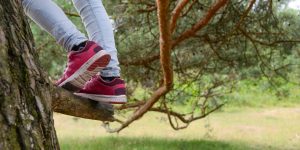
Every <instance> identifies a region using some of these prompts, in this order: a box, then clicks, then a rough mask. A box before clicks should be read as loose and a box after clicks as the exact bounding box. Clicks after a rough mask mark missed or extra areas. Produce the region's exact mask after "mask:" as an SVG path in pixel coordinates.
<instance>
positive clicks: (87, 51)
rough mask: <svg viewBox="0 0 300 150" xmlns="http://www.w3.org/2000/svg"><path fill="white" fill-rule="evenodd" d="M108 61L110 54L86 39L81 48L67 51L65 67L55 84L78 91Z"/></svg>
mask: <svg viewBox="0 0 300 150" xmlns="http://www.w3.org/2000/svg"><path fill="white" fill-rule="evenodd" d="M109 61H110V55H109V54H108V53H107V52H105V51H104V50H103V49H102V48H101V47H100V46H99V45H97V44H96V43H95V42H92V41H88V42H87V43H86V46H85V47H84V48H83V49H82V50H80V51H71V52H69V54H68V63H67V68H66V69H65V71H64V74H63V75H62V77H61V78H60V79H59V80H58V81H57V82H56V85H57V86H60V87H63V88H64V89H66V90H69V91H72V92H76V91H79V90H80V89H82V88H83V86H84V84H85V83H86V81H88V80H89V79H90V78H91V77H92V76H94V75H95V74H97V73H98V72H99V71H100V70H101V69H103V68H104V67H106V65H107V64H108V63H109Z"/></svg>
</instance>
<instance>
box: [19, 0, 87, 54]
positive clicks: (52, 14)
mask: <svg viewBox="0 0 300 150" xmlns="http://www.w3.org/2000/svg"><path fill="white" fill-rule="evenodd" d="M22 5H23V9H24V11H25V13H26V15H27V16H29V17H30V18H31V19H32V20H33V21H34V22H35V23H36V24H38V25H39V26H40V27H41V28H43V29H44V30H46V31H47V32H48V33H50V34H51V35H52V36H53V37H54V38H55V39H56V41H57V42H58V43H59V44H60V45H62V46H63V47H64V48H65V49H66V50H68V51H70V50H71V49H72V47H73V46H75V45H79V44H80V43H82V42H84V41H87V40H88V39H87V38H86V37H85V35H84V34H82V33H81V32H80V31H79V30H77V28H76V26H75V25H74V24H73V23H72V22H71V21H70V20H69V19H68V18H67V16H66V15H65V14H64V12H63V11H62V10H61V8H59V7H58V6H57V5H56V4H55V3H54V2H53V1H52V0H23V1H22Z"/></svg>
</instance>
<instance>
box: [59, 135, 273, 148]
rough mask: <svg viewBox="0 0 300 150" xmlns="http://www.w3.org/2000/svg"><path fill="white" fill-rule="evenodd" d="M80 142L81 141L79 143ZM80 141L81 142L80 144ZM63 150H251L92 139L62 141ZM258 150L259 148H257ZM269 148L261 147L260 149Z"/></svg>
mask: <svg viewBox="0 0 300 150" xmlns="http://www.w3.org/2000/svg"><path fill="white" fill-rule="evenodd" d="M79 140H80V141H79ZM78 141H79V142H78ZM61 148H62V149H66V150H67V149H84V150H95V149H104V150H105V149H112V150H114V149H118V150H164V149H166V150H199V149H203V150H224V149H225V150H226V149H230V150H239V149H243V150H248V149H249V150H250V149H253V147H249V146H248V145H246V144H241V143H226V142H221V141H209V140H168V139H159V138H124V137H121V138H117V137H107V138H92V139H84V140H82V139H68V140H66V141H62V145H61ZM257 148H258V147H257ZM261 148H263V149H269V147H259V149H261Z"/></svg>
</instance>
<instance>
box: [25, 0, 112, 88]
mask: <svg viewBox="0 0 300 150" xmlns="http://www.w3.org/2000/svg"><path fill="white" fill-rule="evenodd" d="M22 5H23V9H24V11H25V13H26V14H27V15H28V16H29V17H30V18H31V19H32V20H33V21H34V22H36V23H37V24H38V25H39V26H40V27H42V28H43V29H44V30H46V31H47V32H48V33H50V34H51V35H52V36H53V37H55V39H56V41H57V42H58V43H59V44H60V45H62V46H63V47H64V48H65V49H66V50H68V51H69V52H68V64H67V68H66V69H65V71H64V74H63V75H62V77H61V78H60V79H59V80H58V81H57V83H56V84H57V85H58V86H60V87H63V88H65V89H67V90H69V91H72V92H74V91H79V90H81V89H82V88H83V86H84V84H85V83H86V81H88V80H89V79H90V78H91V77H92V76H94V75H96V74H97V73H98V72H99V71H100V70H101V69H103V68H104V67H106V66H107V64H108V63H109V61H110V55H109V54H108V53H107V52H106V51H104V50H103V49H102V47H100V46H99V45H98V44H96V43H95V42H92V41H87V38H86V37H85V36H84V35H83V34H82V33H81V32H80V31H78V30H77V28H76V27H75V25H74V24H73V23H72V22H71V21H70V20H69V19H68V18H67V16H66V15H65V14H64V12H63V11H62V10H61V9H60V8H59V7H58V6H57V5H56V4H55V3H54V2H53V1H52V0H23V1H22ZM86 41H87V42H86ZM82 44H83V47H78V46H80V45H82ZM75 49H77V50H75Z"/></svg>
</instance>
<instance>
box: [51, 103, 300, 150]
mask: <svg viewBox="0 0 300 150" xmlns="http://www.w3.org/2000/svg"><path fill="white" fill-rule="evenodd" d="M54 120H55V127H56V131H57V135H58V138H59V142H60V145H61V148H62V149H63V150H69V149H70V150H77V149H78V150H81V149H82V150H102V149H104V150H105V149H106V150H108V149H109V150H134V149H135V150H140V149H141V150H164V149H165V150H193V149H195V150H198V149H204V150H218V149H220V150H221V149H222V150H229V149H230V150H232V149H237V150H247V149H259V150H260V149H264V150H266V149H272V150H273V149H278V150H281V149H284V150H285V149H290V150H300V106H293V107H271V108H230V109H223V110H222V111H219V112H216V113H213V114H211V115H210V116H208V117H207V118H204V119H202V120H199V121H196V122H193V123H192V124H191V125H190V126H189V127H188V128H187V129H184V130H180V131H174V130H173V129H172V128H171V127H170V125H169V123H168V120H167V118H166V116H165V115H162V114H158V113H148V114H147V115H145V116H144V117H143V118H142V119H140V120H138V121H137V122H135V123H133V124H132V125H130V126H129V127H128V128H126V129H125V130H123V131H122V132H121V133H119V134H109V133H107V132H106V131H105V129H104V128H103V127H101V122H98V121H92V120H86V119H78V118H74V117H70V116H65V115H61V114H54Z"/></svg>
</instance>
